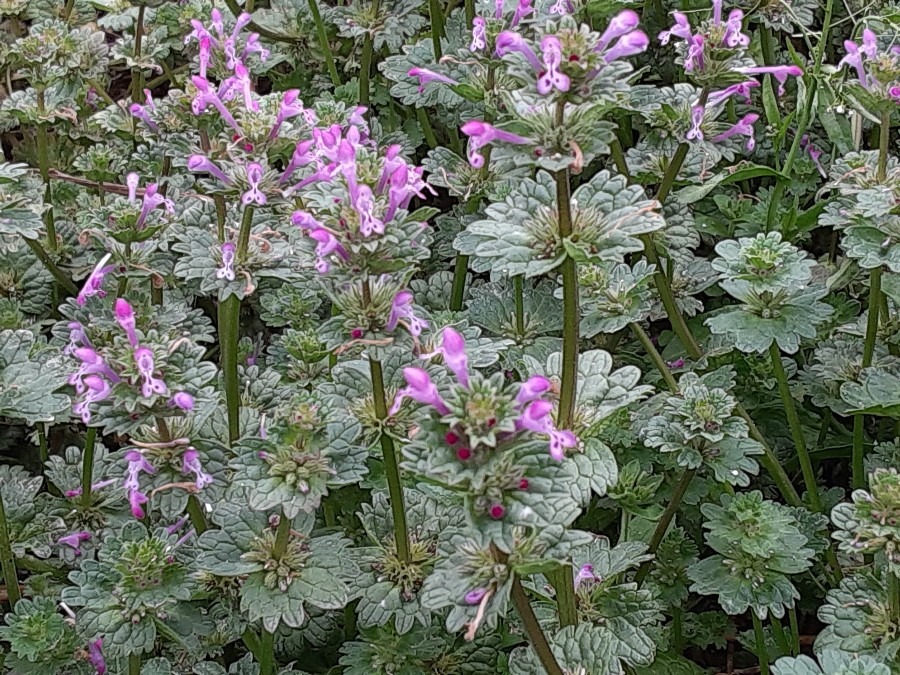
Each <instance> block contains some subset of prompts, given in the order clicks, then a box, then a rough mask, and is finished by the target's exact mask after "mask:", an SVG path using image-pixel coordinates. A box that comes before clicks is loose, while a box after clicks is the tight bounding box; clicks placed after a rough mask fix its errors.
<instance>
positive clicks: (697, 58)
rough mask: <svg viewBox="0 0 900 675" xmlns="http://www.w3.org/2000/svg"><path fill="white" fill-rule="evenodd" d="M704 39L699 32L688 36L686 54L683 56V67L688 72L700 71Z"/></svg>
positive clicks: (702, 63)
mask: <svg viewBox="0 0 900 675" xmlns="http://www.w3.org/2000/svg"><path fill="white" fill-rule="evenodd" d="M703 47H704V39H703V36H702V35H700V34H699V33H698V34H697V35H691V36H690V37H689V38H688V49H687V54H686V55H685V57H684V69H685V70H686V71H688V72H693V71H695V70H698V71H702V70H703V68H704V61H703Z"/></svg>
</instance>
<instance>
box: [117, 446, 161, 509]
mask: <svg viewBox="0 0 900 675" xmlns="http://www.w3.org/2000/svg"><path fill="white" fill-rule="evenodd" d="M125 460H126V461H127V462H128V467H127V469H126V470H125V482H124V483H123V487H124V488H125V491H126V492H127V493H128V503H129V504H130V505H131V515H133V516H134V517H135V518H143V517H144V509H143V505H144V504H146V503H147V502H148V501H149V500H148V498H147V495H145V494H144V493H143V492H142V491H141V481H140V478H141V473H147V474H151V475H152V474H155V473H156V468H155V467H154V466H153V465H152V464H151V463H150V462H148V461H147V459H146V457H144V455H143V454H142V453H141V452H139V451H138V450H129V451H128V452H126V453H125Z"/></svg>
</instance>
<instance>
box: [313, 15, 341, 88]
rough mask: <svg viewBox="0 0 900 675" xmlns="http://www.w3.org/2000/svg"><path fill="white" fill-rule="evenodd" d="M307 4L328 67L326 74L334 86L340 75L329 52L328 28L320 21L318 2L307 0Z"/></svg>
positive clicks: (336, 84)
mask: <svg viewBox="0 0 900 675" xmlns="http://www.w3.org/2000/svg"><path fill="white" fill-rule="evenodd" d="M307 2H308V4H309V13H310V14H311V15H312V18H313V22H315V24H316V35H317V36H318V38H319V49H321V50H322V55H323V56H324V57H325V67H326V68H327V69H328V75H329V77H331V84H333V85H334V86H335V87H339V86H341V76H340V74H339V73H338V69H337V66H336V65H334V54H332V53H331V43H330V42H329V41H328V30H327V29H326V28H325V22H324V21H322V13H321V12H319V3H318V2H317V0H307Z"/></svg>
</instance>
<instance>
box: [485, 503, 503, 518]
mask: <svg viewBox="0 0 900 675" xmlns="http://www.w3.org/2000/svg"><path fill="white" fill-rule="evenodd" d="M488 514H489V515H490V516H491V518H493V519H494V520H500V519H501V518H503V516H505V515H506V507H505V506H503V504H494V505H492V506H491V508H490V509H489V510H488Z"/></svg>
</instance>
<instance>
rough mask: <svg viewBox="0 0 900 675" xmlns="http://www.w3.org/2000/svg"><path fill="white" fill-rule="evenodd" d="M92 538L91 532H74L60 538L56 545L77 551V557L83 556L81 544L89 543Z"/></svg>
mask: <svg viewBox="0 0 900 675" xmlns="http://www.w3.org/2000/svg"><path fill="white" fill-rule="evenodd" d="M92 536H93V535H91V533H90V532H85V531H83V530H82V531H81V532H73V533H72V534H67V535H66V536H64V537H60V538H59V539H57V540H56V543H57V544H61V545H63V546H68V547H70V548H72V549H75V555H81V542H83V541H87V540H88V539H90V538H91V537H92Z"/></svg>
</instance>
